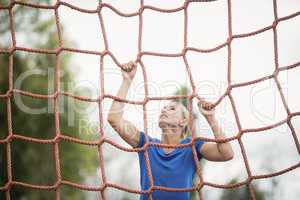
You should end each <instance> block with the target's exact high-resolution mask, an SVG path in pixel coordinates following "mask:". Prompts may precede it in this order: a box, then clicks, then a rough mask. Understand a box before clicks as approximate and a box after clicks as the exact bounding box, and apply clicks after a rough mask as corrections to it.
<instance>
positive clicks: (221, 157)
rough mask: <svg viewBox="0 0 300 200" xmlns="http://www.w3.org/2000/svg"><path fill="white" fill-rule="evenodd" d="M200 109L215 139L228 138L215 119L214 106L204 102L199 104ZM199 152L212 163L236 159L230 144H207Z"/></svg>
mask: <svg viewBox="0 0 300 200" xmlns="http://www.w3.org/2000/svg"><path fill="white" fill-rule="evenodd" d="M198 107H199V109H200V111H201V113H202V115H203V116H204V117H205V118H206V120H207V122H208V124H209V126H210V127H211V129H212V131H213V134H214V136H215V138H216V139H224V138H226V136H225V134H224V133H223V131H222V129H221V127H220V125H219V124H218V122H217V120H216V118H215V115H214V108H213V104H212V103H210V102H207V101H204V100H202V101H200V102H199V103H198ZM198 151H200V153H201V154H202V155H203V157H204V158H205V159H206V160H210V161H228V160H231V159H233V157H234V152H233V150H232V147H231V145H230V143H229V142H224V143H215V142H206V143H204V144H203V145H202V146H201V147H200V149H198Z"/></svg>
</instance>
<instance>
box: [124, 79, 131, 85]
mask: <svg viewBox="0 0 300 200" xmlns="http://www.w3.org/2000/svg"><path fill="white" fill-rule="evenodd" d="M123 82H125V83H128V84H131V83H132V79H130V78H123Z"/></svg>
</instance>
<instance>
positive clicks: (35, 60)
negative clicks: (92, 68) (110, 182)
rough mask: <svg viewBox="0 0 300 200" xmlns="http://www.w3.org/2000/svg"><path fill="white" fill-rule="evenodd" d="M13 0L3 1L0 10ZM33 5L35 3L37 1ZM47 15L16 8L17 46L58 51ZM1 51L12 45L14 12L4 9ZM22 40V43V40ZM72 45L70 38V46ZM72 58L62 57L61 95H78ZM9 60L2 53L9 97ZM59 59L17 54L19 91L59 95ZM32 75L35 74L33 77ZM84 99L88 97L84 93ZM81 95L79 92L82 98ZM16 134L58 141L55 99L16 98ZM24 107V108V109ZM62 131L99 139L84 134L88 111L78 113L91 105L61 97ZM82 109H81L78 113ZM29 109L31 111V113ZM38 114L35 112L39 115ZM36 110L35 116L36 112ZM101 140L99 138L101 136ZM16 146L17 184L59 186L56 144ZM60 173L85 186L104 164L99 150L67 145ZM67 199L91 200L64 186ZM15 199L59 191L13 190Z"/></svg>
mask: <svg viewBox="0 0 300 200" xmlns="http://www.w3.org/2000/svg"><path fill="white" fill-rule="evenodd" d="M7 2H8V1H6V0H0V5H7V4H8V3H7ZM31 2H32V1H31ZM36 2H38V3H39V4H51V2H52V1H51V0H39V1H36ZM44 11H45V10H42V9H36V8H29V7H26V6H20V5H15V6H14V8H13V15H14V19H13V21H14V28H15V31H16V33H18V35H17V41H19V40H22V41H23V42H25V43H26V44H28V47H29V48H43V49H55V48H57V47H58V36H57V30H56V24H55V20H54V12H53V16H52V17H51V18H49V19H45V17H44V15H43V12H44ZM0 39H1V40H0V41H1V43H0V49H7V48H9V47H10V46H11V44H12V42H11V35H10V29H9V19H8V10H0ZM18 39H19V40H18ZM69 42H70V41H68V40H65V39H64V44H66V43H69ZM70 56H71V55H70V54H65V53H61V54H60V59H59V62H60V66H61V72H62V74H61V77H60V80H61V82H62V85H61V90H66V89H68V90H72V85H74V84H71V83H73V82H74V78H73V77H74V73H72V72H71V71H70V68H69V65H70V64H69V61H70ZM8 63H9V55H8V54H0V94H5V93H6V92H7V90H8V88H9V86H8ZM55 65H56V55H52V54H51V55H50V54H37V53H29V52H23V51H15V52H14V55H13V82H14V88H16V89H21V90H24V91H30V92H33V93H36V94H53V93H54V80H55V77H54V74H55ZM26 73H27V76H26V78H25V79H24V80H23V81H22V84H21V85H20V87H19V88H17V84H16V83H17V82H18V81H19V80H20V79H21V77H22V76H24V75H26ZM28 73H29V75H30V76H29V75H28ZM80 94H82V93H80ZM76 95H79V93H76ZM11 102H12V106H11V110H12V123H13V127H12V128H13V133H14V134H19V135H24V136H27V137H34V138H38V139H52V138H54V137H55V123H54V106H53V100H51V99H35V98H31V97H26V96H23V95H18V94H16V93H14V96H13V97H12V98H11ZM20 102H21V103H22V104H23V105H22V104H20ZM59 104H60V105H59V106H60V131H61V134H69V135H70V136H73V137H78V138H80V139H89V140H93V139H95V138H96V137H97V134H86V133H82V132H80V130H79V129H80V125H79V121H80V120H81V119H85V118H87V117H88V115H87V114H85V113H84V112H77V111H78V107H80V109H81V110H84V109H85V108H86V106H87V103H82V102H79V101H78V100H74V99H73V98H68V97H64V96H60V97H59ZM75 107H76V108H75ZM28 109H29V110H28ZM37 109H40V111H42V112H39V113H36V114H34V113H33V112H31V111H34V110H35V111H37ZM30 110H31V111H30ZM7 134H8V127H7V108H6V99H3V98H1V99H0V138H1V139H3V138H5V137H6V136H7ZM98 136H99V135H98ZM11 147H12V152H11V155H12V174H13V180H14V181H22V182H26V183H31V184H36V185H54V184H55V183H56V173H55V161H54V155H53V148H54V146H53V145H52V144H36V143H29V142H26V141H22V140H17V139H14V140H13V141H12V142H11ZM59 148H60V169H61V174H62V178H63V179H64V180H70V181H73V182H76V183H82V184H85V182H86V176H88V175H89V173H91V172H92V170H94V168H95V167H96V165H97V164H98V163H97V161H98V155H97V148H96V147H86V146H84V145H79V144H75V143H72V142H67V141H63V140H61V141H60V143H59ZM6 161H7V155H6V144H0V186H4V185H5V184H6V183H7V163H6ZM60 188H61V197H62V199H85V195H86V194H85V193H84V192H82V191H81V190H77V189H74V188H72V187H69V186H61V187H60ZM10 194H11V198H12V199H25V200H26V199H29V200H39V199H45V200H47V199H55V191H46V190H34V189H30V188H25V187H19V186H13V187H12V188H11V191H10ZM0 199H5V193H4V192H0Z"/></svg>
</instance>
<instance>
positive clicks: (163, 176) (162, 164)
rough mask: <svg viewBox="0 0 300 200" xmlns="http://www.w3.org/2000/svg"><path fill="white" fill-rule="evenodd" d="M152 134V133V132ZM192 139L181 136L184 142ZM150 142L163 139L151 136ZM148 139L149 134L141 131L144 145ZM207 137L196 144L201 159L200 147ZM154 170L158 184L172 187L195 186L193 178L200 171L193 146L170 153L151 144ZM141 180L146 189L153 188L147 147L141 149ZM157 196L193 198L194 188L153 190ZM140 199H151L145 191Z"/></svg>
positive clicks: (159, 199)
mask: <svg viewBox="0 0 300 200" xmlns="http://www.w3.org/2000/svg"><path fill="white" fill-rule="evenodd" d="M148 137H149V136H148ZM190 141H191V138H185V139H183V140H181V142H180V144H186V143H189V142H190ZM149 142H153V143H160V140H158V139H155V138H151V137H149ZM145 143H146V137H145V134H144V133H143V132H140V141H139V146H138V147H142V146H143V145H144V144H145ZM203 143H204V141H201V140H197V141H196V142H195V147H196V150H197V156H198V159H199V160H200V159H201V158H202V155H201V154H200V153H199V149H200V147H201V146H202V144H203ZM147 152H148V155H149V160H150V166H151V172H152V176H153V182H154V186H165V187H170V188H182V189H183V188H191V187H192V185H193V178H194V175H195V173H196V163H195V161H194V157H193V152H192V147H191V146H189V147H184V148H176V149H174V150H173V151H172V152H171V153H169V154H166V153H165V152H164V150H163V149H162V147H154V146H148V149H147ZM138 155H139V163H140V178H141V179H140V184H141V188H142V190H147V189H149V187H150V186H149V183H150V182H149V178H148V175H147V168H146V160H145V157H144V151H140V152H139V153H138ZM152 199H153V200H165V199H166V200H168V199H172V200H189V199H190V192H168V191H163V190H153V192H152ZM140 200H148V194H141V196H140Z"/></svg>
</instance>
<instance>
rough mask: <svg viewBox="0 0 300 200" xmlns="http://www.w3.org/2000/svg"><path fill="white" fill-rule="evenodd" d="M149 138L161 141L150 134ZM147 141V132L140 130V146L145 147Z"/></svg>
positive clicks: (150, 140) (153, 140) (152, 140)
mask: <svg viewBox="0 0 300 200" xmlns="http://www.w3.org/2000/svg"><path fill="white" fill-rule="evenodd" d="M148 138H149V142H160V141H159V140H158V139H155V138H152V137H150V136H148ZM145 143H146V134H145V133H144V132H143V131H140V141H139V145H138V148H140V147H143V146H144V144H145Z"/></svg>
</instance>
